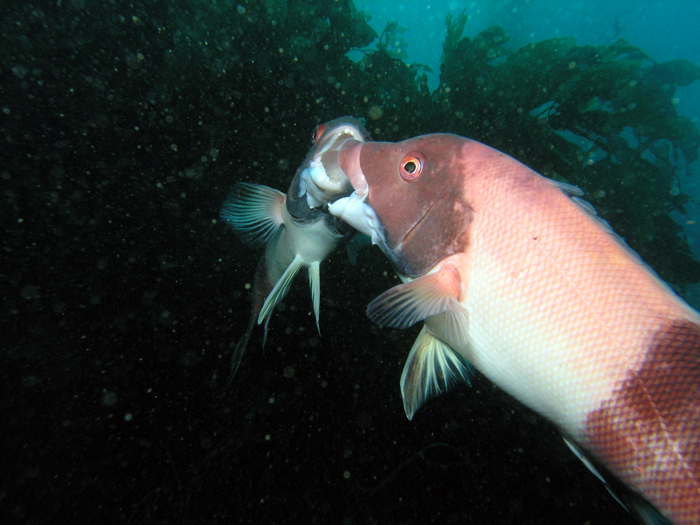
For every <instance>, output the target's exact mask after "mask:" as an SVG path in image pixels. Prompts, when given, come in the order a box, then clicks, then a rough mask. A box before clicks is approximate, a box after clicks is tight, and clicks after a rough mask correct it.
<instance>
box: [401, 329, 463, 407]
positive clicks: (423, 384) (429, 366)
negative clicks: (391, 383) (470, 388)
mask: <svg viewBox="0 0 700 525" xmlns="http://www.w3.org/2000/svg"><path fill="white" fill-rule="evenodd" d="M471 373H472V369H471V366H470V365H469V363H467V362H466V361H465V360H464V359H463V358H462V357H461V356H460V355H459V354H458V353H457V352H455V351H454V350H452V348H450V347H449V346H448V345H447V344H445V343H444V342H443V341H441V340H440V339H438V338H437V337H435V336H434V335H433V334H431V333H430V330H428V328H427V327H426V326H423V329H422V330H421V332H420V334H419V335H418V338H417V339H416V342H415V343H413V348H411V353H410V354H409V355H408V359H407V360H406V365H405V366H404V368H403V374H402V375H401V395H402V396H403V408H404V410H405V411H406V416H407V417H408V419H413V414H415V413H416V410H418V409H419V408H420V407H421V405H422V404H423V403H425V402H426V401H427V400H428V399H429V398H431V397H435V396H438V395H440V394H441V393H442V392H446V391H447V390H448V389H449V388H450V387H451V386H452V385H453V384H454V383H455V382H456V381H458V380H461V381H466V382H467V383H468V384H469V377H470V375H471Z"/></svg>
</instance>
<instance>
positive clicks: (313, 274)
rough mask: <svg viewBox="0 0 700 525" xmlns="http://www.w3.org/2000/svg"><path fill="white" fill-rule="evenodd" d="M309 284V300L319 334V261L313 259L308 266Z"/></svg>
mask: <svg viewBox="0 0 700 525" xmlns="http://www.w3.org/2000/svg"><path fill="white" fill-rule="evenodd" d="M309 284H310V285H311V301H312V302H313V306H314V316H315V317H316V330H318V335H321V327H320V325H319V321H318V316H319V310H320V308H321V306H320V305H321V262H320V261H315V262H313V263H311V266H309Z"/></svg>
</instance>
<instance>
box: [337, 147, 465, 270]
mask: <svg viewBox="0 0 700 525" xmlns="http://www.w3.org/2000/svg"><path fill="white" fill-rule="evenodd" d="M469 143H473V141H469V140H467V139H464V138H463V137H458V136H457V135H450V134H433V135H425V136H423V137H417V138H414V139H409V140H406V141H403V142H400V143H390V142H368V143H365V144H351V145H344V146H343V147H342V149H341V151H340V154H339V155H338V163H339V165H340V167H341V168H342V169H343V171H344V172H345V174H346V175H347V176H348V179H349V180H350V182H351V183H352V185H353V188H354V189H355V193H356V194H357V196H359V197H364V196H365V195H366V199H365V201H364V204H365V205H366V206H367V207H369V208H370V209H371V210H372V214H370V213H368V212H367V211H366V210H365V209H364V208H362V207H359V206H345V207H343V206H341V205H340V204H339V205H337V206H335V207H331V208H330V209H329V211H330V212H331V214H337V213H341V208H342V213H343V217H342V219H343V220H345V221H347V222H348V223H349V224H355V226H354V227H355V228H356V229H358V230H359V231H362V232H363V233H366V234H367V235H370V236H371V237H372V242H373V243H374V244H377V245H379V246H380V248H381V249H382V251H383V252H384V254H385V255H386V256H387V257H388V258H389V260H390V261H391V262H392V263H393V264H394V266H396V269H397V270H398V271H399V272H401V273H403V274H406V275H409V276H411V277H419V276H421V275H424V274H425V273H426V272H428V271H429V270H430V268H432V267H433V266H435V264H437V263H438V262H439V260H440V259H442V258H444V257H447V256H449V255H452V254H454V253H457V252H459V251H460V250H462V249H463V248H464V246H465V243H466V242H467V235H466V233H467V229H468V226H469V222H470V220H471V207H470V204H469V201H468V196H467V195H466V194H465V192H464V191H463V187H462V185H461V184H459V181H457V183H456V184H455V183H454V182H455V181H454V179H455V177H456V175H455V173H456V172H455V170H454V169H452V166H451V165H450V163H451V162H452V160H451V159H453V158H454V157H455V156H456V154H457V152H459V151H460V149H461V148H463V147H464V146H465V144H467V145H468V144H469ZM404 159H411V162H415V163H416V164H419V165H420V166H419V167H420V169H421V170H422V175H421V176H420V177H418V176H416V177H415V178H414V179H410V178H409V177H408V175H410V174H406V173H404V175H405V177H402V174H401V171H400V166H401V162H402V160H404ZM415 173H418V171H416V172H415ZM370 216H371V217H372V218H373V219H372V223H371V224H366V218H367V217H370ZM367 230H370V231H372V233H373V234H370V233H368V231H367Z"/></svg>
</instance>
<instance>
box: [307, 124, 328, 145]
mask: <svg viewBox="0 0 700 525" xmlns="http://www.w3.org/2000/svg"><path fill="white" fill-rule="evenodd" d="M324 131H326V125H325V124H320V125H319V126H318V127H317V128H316V130H315V131H314V132H313V133H312V134H311V143H312V144H316V143H317V142H318V141H319V140H320V139H321V137H322V136H323V132H324Z"/></svg>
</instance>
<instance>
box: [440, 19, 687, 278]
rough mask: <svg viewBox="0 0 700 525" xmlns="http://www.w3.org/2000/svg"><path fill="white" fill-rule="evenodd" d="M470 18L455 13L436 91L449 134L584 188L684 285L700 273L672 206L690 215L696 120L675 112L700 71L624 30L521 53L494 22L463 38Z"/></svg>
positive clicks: (616, 224)
mask: <svg viewBox="0 0 700 525" xmlns="http://www.w3.org/2000/svg"><path fill="white" fill-rule="evenodd" d="M464 21H465V18H464V17H463V16H461V17H456V18H452V17H448V18H447V38H446V41H445V45H444V53H443V56H442V61H441V76H440V86H439V87H438V89H437V90H436V91H435V92H434V93H433V97H432V101H433V103H434V107H433V111H434V112H435V113H436V116H434V117H433V118H435V119H439V121H440V122H441V123H442V129H441V131H451V132H455V133H459V134H461V135H465V136H468V137H471V138H474V139H476V140H480V141H483V142H485V143H487V144H489V145H491V146H494V147H496V148H498V149H501V150H502V151H505V152H507V153H509V154H511V155H513V156H514V157H516V158H518V159H519V160H521V161H523V162H525V163H526V164H528V165H529V166H531V167H532V168H533V169H535V170H536V171H539V172H541V173H543V174H544V175H547V176H549V177H553V178H555V179H560V180H565V181H567V182H570V183H572V184H576V185H578V186H580V187H581V188H582V189H584V190H585V191H586V192H587V193H588V199H589V200H590V201H591V202H592V203H593V204H594V205H595V206H596V208H597V209H598V211H599V213H600V215H601V216H602V217H603V218H604V219H606V220H608V221H609V222H610V223H611V224H612V225H613V227H614V228H615V230H616V231H617V232H618V233H619V234H620V235H622V236H623V237H624V238H625V239H626V240H627V242H628V244H630V245H631V246H632V247H633V248H634V249H635V250H637V251H638V252H639V253H640V254H641V255H642V257H643V258H644V259H645V260H646V261H648V262H649V263H650V264H651V265H652V266H653V267H654V268H656V269H657V270H658V271H659V273H660V274H661V276H662V277H663V278H664V279H666V280H668V281H669V282H671V283H673V284H674V285H676V287H677V289H679V290H680V289H682V288H683V287H684V286H685V285H686V284H688V283H694V282H699V281H700V264H699V263H698V262H697V261H696V260H695V259H694V258H693V257H692V254H691V251H690V248H689V246H688V244H687V241H686V239H685V237H684V233H683V229H682V227H681V226H680V225H679V224H678V223H677V222H675V221H674V220H672V219H671V218H670V215H669V214H670V213H672V212H673V211H680V212H683V213H685V205H686V204H687V203H688V197H687V196H686V195H684V194H683V193H682V191H681V189H680V187H679V186H680V181H681V177H684V176H685V173H686V171H687V168H688V166H689V164H690V163H692V162H694V161H695V160H697V158H698V149H699V148H700V132H699V130H698V127H697V125H695V124H694V123H693V122H692V121H690V119H688V118H687V117H684V116H681V115H678V112H677V110H676V104H677V102H678V100H677V99H676V98H675V90H676V87H677V86H685V85H688V84H690V83H692V82H695V81H697V80H699V79H700V68H698V67H697V66H695V65H694V64H692V63H690V62H688V61H685V60H673V61H670V62H665V63H655V62H654V61H653V60H652V59H651V58H650V57H649V56H648V55H647V54H646V53H644V52H643V51H642V50H641V49H638V48H636V47H634V46H632V45H630V44H629V43H628V42H626V41H625V40H623V39H620V40H618V41H616V42H615V43H613V44H611V45H609V46H578V45H576V42H575V40H574V39H573V38H570V37H566V38H556V39H550V40H545V41H542V42H537V43H532V44H529V45H526V46H524V47H522V48H520V49H518V50H515V51H512V50H510V49H508V48H507V46H506V44H507V42H508V38H507V35H506V34H505V32H504V31H503V30H502V29H501V28H498V27H494V28H490V29H487V30H486V31H484V32H482V33H480V34H479V35H477V36H475V37H464V38H461V39H459V40H457V38H456V35H458V34H459V33H461V31H462V28H463V26H464ZM438 115H439V116H438Z"/></svg>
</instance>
